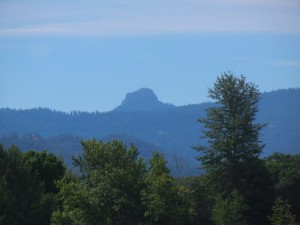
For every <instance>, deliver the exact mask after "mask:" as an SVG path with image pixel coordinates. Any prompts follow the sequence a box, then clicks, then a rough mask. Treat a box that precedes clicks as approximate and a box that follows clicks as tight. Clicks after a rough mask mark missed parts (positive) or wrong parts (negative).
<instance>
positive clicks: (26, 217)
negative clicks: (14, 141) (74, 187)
mask: <svg viewBox="0 0 300 225" xmlns="http://www.w3.org/2000/svg"><path fill="white" fill-rule="evenodd" d="M36 154H39V153H34V152H31V153H30V154H27V153H22V152H21V151H20V150H19V149H18V148H17V147H14V146H12V147H10V148H8V149H7V150H5V149H3V147H2V146H1V145H0V181H1V182H0V224H1V225H2V224H3V225H7V224H10V225H19V224H25V225H26V224H28V225H29V224H30V225H35V224H36V225H40V224H45V225H46V224H50V217H51V214H52V212H53V211H54V210H55V209H56V208H57V204H58V203H57V201H56V197H55V195H54V194H53V193H46V192H45V186H44V182H43V181H42V180H41V179H40V178H39V173H38V172H37V171H35V170H33V167H32V164H30V163H28V162H30V161H32V160H34V158H35V156H34V155H36ZM43 154H45V156H46V158H47V154H46V153H43ZM55 172H56V170H53V171H52V173H53V175H52V176H55Z"/></svg>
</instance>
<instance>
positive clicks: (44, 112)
mask: <svg viewBox="0 0 300 225" xmlns="http://www.w3.org/2000/svg"><path fill="white" fill-rule="evenodd" d="M261 97H262V98H261V101H260V102H259V111H258V113H257V120H256V122H258V123H268V126H267V127H266V128H264V129H263V130H262V135H261V140H262V143H264V144H266V147H265V150H264V155H269V154H271V153H272V152H282V153H289V154H299V153H300V132H299V131H300V101H299V99H300V89H289V90H279V91H274V92H268V93H263V94H262V95H261ZM212 106H213V103H201V104H193V105H186V106H174V107H171V108H169V109H167V110H158V111H132V112H121V111H114V110H113V111H110V112H106V113H100V112H94V113H88V112H73V113H63V112H58V111H52V110H50V109H43V108H38V109H31V110H11V109H0V127H1V129H0V137H1V136H2V137H4V136H5V135H6V138H4V139H3V138H2V142H3V141H4V140H6V142H5V143H7V144H14V143H13V141H11V142H9V140H8V138H7V137H8V136H9V134H10V133H13V132H15V133H17V134H18V135H21V136H22V135H23V134H26V133H36V134H39V135H41V136H42V137H44V138H48V139H49V138H50V139H51V137H55V136H58V135H73V136H76V137H80V138H78V140H80V139H90V138H96V139H101V140H107V139H106V138H107V137H116V138H120V137H122V138H123V139H124V140H125V141H126V140H127V143H130V142H131V141H135V140H139V142H140V141H144V142H145V143H147V144H142V145H141V146H143V145H145V146H156V147H155V148H157V149H158V150H161V149H162V150H165V151H166V152H168V153H170V154H169V156H168V158H167V160H168V161H172V160H173V161H174V157H173V156H174V155H177V156H178V157H180V158H182V159H183V160H186V161H187V163H186V164H187V165H188V167H190V166H191V165H192V166H193V168H194V169H195V168H196V166H195V165H196V164H197V162H196V161H195V159H194V157H195V156H196V155H197V153H196V152H195V151H194V150H193V149H192V147H193V146H199V145H203V144H205V143H206V142H205V140H203V139H200V138H199V137H200V136H201V132H202V130H203V127H202V125H201V124H200V123H198V122H197V120H198V119H199V118H203V117H206V112H205V109H207V108H208V107H212ZM126 135H127V136H126ZM70 140H72V139H70ZM0 142H1V140H0ZM69 142H70V141H69V139H66V141H65V142H64V143H62V144H61V145H59V146H58V147H57V149H55V151H56V152H63V154H64V155H65V154H66V152H64V149H71V148H68V146H69V145H70V144H68V143H69ZM133 144H134V143H133ZM78 146H79V147H78V148H77V151H80V143H78ZM50 147H51V146H50ZM32 148H33V149H34V145H33V146H32ZM147 149H148V148H147ZM24 150H26V149H24ZM50 150H52V149H50ZM71 150H72V149H71ZM71 150H70V151H71ZM66 151H69V150H66ZM147 151H148V150H147ZM145 155H149V154H148V153H146V154H145Z"/></svg>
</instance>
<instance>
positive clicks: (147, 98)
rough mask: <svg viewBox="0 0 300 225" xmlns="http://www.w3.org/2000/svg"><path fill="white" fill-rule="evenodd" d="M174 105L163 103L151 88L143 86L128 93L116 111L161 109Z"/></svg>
mask: <svg viewBox="0 0 300 225" xmlns="http://www.w3.org/2000/svg"><path fill="white" fill-rule="evenodd" d="M171 107H174V106H172V105H170V104H165V103H162V102H160V101H159V100H158V98H157V96H156V95H155V93H154V92H153V90H151V89H150V88H141V89H139V90H137V91H134V92H131V93H128V94H126V97H125V99H124V100H123V101H122V104H121V105H120V106H118V107H117V108H116V109H115V111H120V112H134V111H145V112H146V111H160V110H165V109H169V108H171Z"/></svg>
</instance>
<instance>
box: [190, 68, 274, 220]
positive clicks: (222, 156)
mask: <svg viewBox="0 0 300 225" xmlns="http://www.w3.org/2000/svg"><path fill="white" fill-rule="evenodd" d="M208 92H209V95H208V96H209V97H210V98H212V99H213V100H215V107H212V108H208V109H207V117H206V118H202V119H199V121H200V122H201V123H202V124H203V125H204V128H205V130H204V131H203V133H204V135H203V138H205V139H207V145H205V146H199V147H197V148H196V150H197V151H198V152H199V153H200V155H199V157H198V159H199V160H200V161H201V164H202V168H203V169H205V170H206V172H207V175H208V176H207V177H208V178H209V179H208V180H210V182H208V183H209V184H210V186H211V187H210V188H211V189H212V190H213V191H212V195H216V193H220V194H221V196H222V197H223V198H225V199H226V198H229V197H230V195H231V193H232V192H233V191H234V190H237V191H238V192H239V193H240V194H241V195H242V196H243V197H244V198H245V201H246V204H247V205H248V206H249V210H248V222H249V223H250V224H264V223H266V222H267V221H266V213H267V209H268V208H270V206H269V203H267V202H266V203H264V204H263V206H261V205H260V206H259V207H258V206H257V204H256V203H257V200H258V199H257V198H258V197H260V196H262V195H264V194H266V193H272V191H271V190H270V186H271V185H270V184H269V181H270V178H269V177H268V176H269V175H268V173H267V171H266V169H265V168H264V167H263V164H262V163H261V162H260V159H259V156H260V154H261V152H262V150H263V148H264V145H263V144H261V141H260V131H261V129H262V128H263V127H264V126H265V125H264V124H258V123H255V118H256V113H257V111H258V102H259V100H260V93H259V90H258V88H257V87H256V85H254V84H253V83H249V82H246V78H245V77H244V76H240V77H235V76H234V75H233V74H231V73H228V74H227V73H224V74H223V75H221V76H220V77H218V78H217V81H216V82H215V84H214V87H213V88H211V89H209V91H208ZM262 171H264V172H262ZM258 184H259V185H260V186H256V185H258ZM254 186H256V187H255V189H253V187H254ZM254 190H255V191H254ZM254 192H255V193H254ZM268 195H269V194H268ZM246 214H247V213H246ZM253 215H256V216H253ZM263 218H265V219H264V221H262V220H263Z"/></svg>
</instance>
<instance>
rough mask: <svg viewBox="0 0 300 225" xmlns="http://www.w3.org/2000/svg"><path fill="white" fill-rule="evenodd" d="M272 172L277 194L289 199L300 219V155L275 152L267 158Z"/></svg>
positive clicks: (267, 163)
mask: <svg viewBox="0 0 300 225" xmlns="http://www.w3.org/2000/svg"><path fill="white" fill-rule="evenodd" d="M265 164H266V167H267V168H268V170H269V171H270V173H271V174H272V178H273V183H274V186H275V195H276V196H281V197H282V198H283V199H287V201H288V202H289V204H290V205H291V206H292V207H291V210H292V212H293V213H294V214H296V216H297V219H298V220H299V219H300V204H299V202H300V155H286V154H282V153H274V154H272V155H270V156H268V157H267V158H265Z"/></svg>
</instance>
